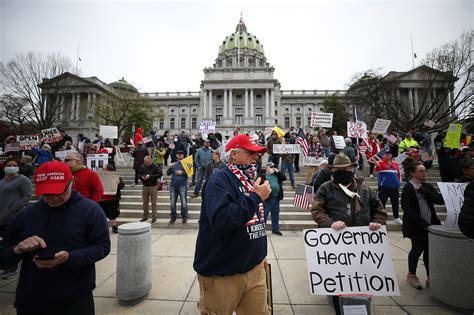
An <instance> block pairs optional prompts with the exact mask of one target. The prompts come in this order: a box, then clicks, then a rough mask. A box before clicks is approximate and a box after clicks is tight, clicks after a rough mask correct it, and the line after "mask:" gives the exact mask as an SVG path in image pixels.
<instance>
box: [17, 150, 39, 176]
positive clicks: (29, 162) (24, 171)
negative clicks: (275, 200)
mask: <svg viewBox="0 0 474 315" xmlns="http://www.w3.org/2000/svg"><path fill="white" fill-rule="evenodd" d="M20 174H21V175H25V176H26V177H28V178H30V179H31V178H33V175H34V174H35V167H34V166H33V158H32V157H31V156H29V155H24V156H23V157H22V158H21V160H20Z"/></svg>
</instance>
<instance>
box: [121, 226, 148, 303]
mask: <svg viewBox="0 0 474 315" xmlns="http://www.w3.org/2000/svg"><path fill="white" fill-rule="evenodd" d="M118 231H119V234H118V238H117V275H116V276H117V278H116V294H117V298H118V299H119V304H121V305H135V304H138V303H140V302H142V301H143V300H144V299H146V297H147V296H148V293H149V292H150V290H151V279H152V274H151V224H150V223H147V222H133V223H127V224H122V225H120V226H119V228H118Z"/></svg>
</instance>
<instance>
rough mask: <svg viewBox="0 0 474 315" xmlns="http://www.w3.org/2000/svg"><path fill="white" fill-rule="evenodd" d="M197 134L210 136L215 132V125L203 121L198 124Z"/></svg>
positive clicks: (212, 122)
mask: <svg viewBox="0 0 474 315" xmlns="http://www.w3.org/2000/svg"><path fill="white" fill-rule="evenodd" d="M199 132H200V133H205V134H210V133H215V132H216V123H215V122H214V121H211V120H203V121H201V122H200V123H199Z"/></svg>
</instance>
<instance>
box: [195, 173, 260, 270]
mask: <svg viewBox="0 0 474 315" xmlns="http://www.w3.org/2000/svg"><path fill="white" fill-rule="evenodd" d="M260 202H262V200H261V199H260V197H259V196H258V195H257V194H256V193H248V192H247V191H246V190H245V188H244V186H243V185H242V183H241V182H240V180H239V179H237V177H236V176H235V175H234V174H233V173H232V172H231V171H230V169H229V168H227V167H226V168H224V169H222V170H220V171H219V172H216V173H214V174H213V175H211V177H209V180H208V181H207V183H206V185H205V187H204V189H203V192H202V206H201V216H200V219H199V233H198V237H197V241H196V252H195V256H194V270H196V272H197V273H199V274H200V275H203V276H214V275H218V276H230V275H235V274H238V273H245V272H247V271H249V270H251V269H252V268H254V267H255V266H256V265H257V264H259V263H260V262H261V261H262V260H263V259H264V258H265V257H266V256H267V235H266V231H265V222H264V218H263V216H261V220H257V221H256V222H254V223H248V222H249V221H250V220H251V219H252V218H253V217H254V214H255V213H257V212H258V205H259V203H260Z"/></svg>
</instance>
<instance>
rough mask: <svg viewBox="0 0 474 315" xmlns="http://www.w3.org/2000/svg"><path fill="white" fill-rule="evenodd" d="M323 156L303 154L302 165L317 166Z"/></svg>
mask: <svg viewBox="0 0 474 315" xmlns="http://www.w3.org/2000/svg"><path fill="white" fill-rule="evenodd" d="M322 160H324V158H317V157H315V156H303V166H319V163H321V161H322Z"/></svg>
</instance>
